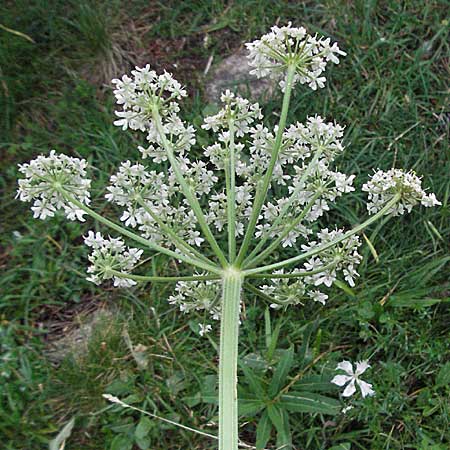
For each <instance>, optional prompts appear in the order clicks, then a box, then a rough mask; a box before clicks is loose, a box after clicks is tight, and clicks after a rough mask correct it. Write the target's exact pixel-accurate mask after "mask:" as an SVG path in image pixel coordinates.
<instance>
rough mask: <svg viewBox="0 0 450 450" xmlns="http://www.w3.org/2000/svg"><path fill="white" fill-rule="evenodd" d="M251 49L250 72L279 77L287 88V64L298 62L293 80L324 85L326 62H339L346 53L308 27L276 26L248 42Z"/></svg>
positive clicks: (281, 83)
mask: <svg viewBox="0 0 450 450" xmlns="http://www.w3.org/2000/svg"><path fill="white" fill-rule="evenodd" d="M246 47H247V49H248V51H249V55H248V58H249V65H250V66H252V67H254V69H253V70H252V71H251V72H250V73H251V74H254V75H256V76H257V77H258V78H262V77H266V76H269V77H271V78H274V79H276V80H279V81H280V85H281V87H282V89H284V75H285V73H286V71H287V68H288V67H289V66H290V65H291V64H294V65H295V69H296V74H295V78H294V84H295V83H296V82H299V83H301V84H307V85H308V86H309V87H310V88H311V89H313V90H316V89H317V88H323V87H324V86H325V81H326V79H325V77H324V76H322V75H323V72H324V71H325V68H326V66H327V63H328V62H329V61H331V62H332V63H333V64H339V56H345V55H346V53H345V52H343V51H342V50H340V49H339V47H338V45H337V44H336V43H333V44H331V42H330V39H329V38H324V37H320V38H318V37H317V35H315V36H311V35H310V34H308V33H307V32H306V30H305V28H303V27H300V28H294V27H292V26H291V23H290V22H289V23H288V25H287V26H283V27H278V26H273V27H272V28H271V32H270V33H267V34H265V35H264V36H262V37H261V38H260V39H258V40H256V41H253V42H250V43H248V44H246Z"/></svg>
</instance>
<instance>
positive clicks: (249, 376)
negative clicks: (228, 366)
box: [239, 361, 266, 399]
mask: <svg viewBox="0 0 450 450" xmlns="http://www.w3.org/2000/svg"><path fill="white" fill-rule="evenodd" d="M239 367H240V368H241V370H242V372H244V376H245V378H244V381H246V382H247V383H248V385H249V387H250V390H251V391H252V392H253V393H254V394H256V395H257V397H259V398H261V399H263V398H265V397H266V393H265V391H264V387H263V385H262V383H261V380H260V379H259V378H258V377H257V376H256V375H255V374H254V373H253V371H252V370H251V369H250V368H249V367H247V366H246V365H245V363H243V362H241V361H239Z"/></svg>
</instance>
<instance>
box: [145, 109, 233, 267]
mask: <svg viewBox="0 0 450 450" xmlns="http://www.w3.org/2000/svg"><path fill="white" fill-rule="evenodd" d="M153 120H154V122H155V125H156V128H157V130H158V133H159V137H160V138H161V141H162V144H163V146H164V148H165V150H166V153H167V157H168V158H169V161H170V164H171V166H172V169H173V171H174V173H175V176H176V178H177V181H178V183H179V184H180V186H181V189H182V190H183V194H184V196H185V197H186V200H187V201H188V203H189V205H190V207H191V208H192V211H193V212H194V214H195V217H196V218H197V221H198V223H199V225H200V228H201V229H202V231H203V234H204V236H205V238H206V240H207V241H208V242H209V244H210V245H211V248H212V249H213V251H214V253H215V254H216V256H217V258H218V259H219V261H220V263H221V264H222V266H223V267H226V266H227V264H228V261H227V259H226V258H225V255H224V254H223V252H222V250H221V249H220V247H219V244H217V241H216V239H215V238H214V236H213V234H212V233H211V230H210V228H209V226H208V223H207V222H206V218H205V216H204V214H203V211H202V208H201V206H200V203H199V202H198V200H197V197H196V196H195V194H194V193H193V192H192V190H191V188H190V186H189V185H188V183H187V182H186V180H185V178H184V176H183V173H182V171H181V168H180V166H179V164H178V161H177V159H176V157H175V155H174V153H173V149H172V144H171V143H170V142H169V141H168V139H167V138H166V135H165V133H164V129H163V126H162V123H161V117H160V115H159V111H158V107H157V106H155V107H154V108H153Z"/></svg>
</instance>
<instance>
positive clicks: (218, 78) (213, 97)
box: [205, 49, 276, 103]
mask: <svg viewBox="0 0 450 450" xmlns="http://www.w3.org/2000/svg"><path fill="white" fill-rule="evenodd" d="M246 55H247V50H246V49H242V50H239V51H238V52H236V53H234V54H233V55H231V56H229V57H228V58H225V59H224V60H223V61H221V62H220V63H219V64H217V66H214V65H213V67H212V69H211V71H210V73H209V74H208V78H207V82H206V89H205V91H206V99H207V100H208V101H209V102H210V103H217V102H219V100H220V94H221V93H222V92H223V91H225V90H226V89H229V90H230V91H232V92H234V93H239V95H241V96H242V97H244V98H249V99H251V100H253V101H267V100H268V99H270V97H272V95H273V94H274V90H275V87H276V82H274V81H273V80H270V79H268V78H261V79H258V78H256V77H255V76H254V75H250V73H249V72H250V70H251V67H250V66H249V64H248V60H247V57H246Z"/></svg>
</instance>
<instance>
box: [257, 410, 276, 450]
mask: <svg viewBox="0 0 450 450" xmlns="http://www.w3.org/2000/svg"><path fill="white" fill-rule="evenodd" d="M271 431H272V422H271V421H270V418H269V413H268V412H267V410H266V411H264V412H263V414H262V416H261V419H260V420H259V422H258V426H257V427H256V450H264V448H265V446H266V445H267V442H268V441H269V439H270V433H271Z"/></svg>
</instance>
